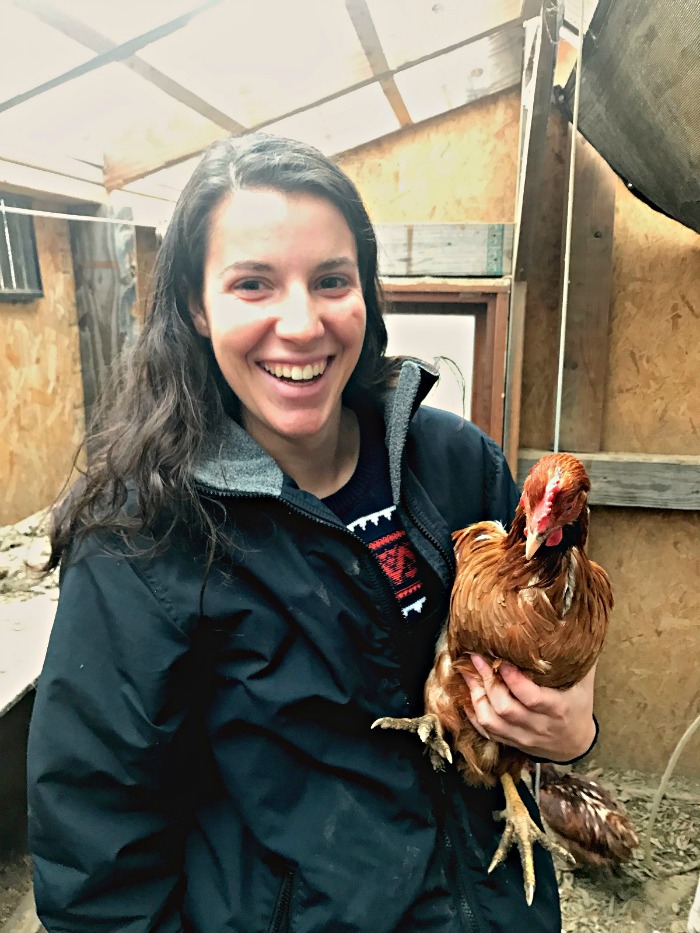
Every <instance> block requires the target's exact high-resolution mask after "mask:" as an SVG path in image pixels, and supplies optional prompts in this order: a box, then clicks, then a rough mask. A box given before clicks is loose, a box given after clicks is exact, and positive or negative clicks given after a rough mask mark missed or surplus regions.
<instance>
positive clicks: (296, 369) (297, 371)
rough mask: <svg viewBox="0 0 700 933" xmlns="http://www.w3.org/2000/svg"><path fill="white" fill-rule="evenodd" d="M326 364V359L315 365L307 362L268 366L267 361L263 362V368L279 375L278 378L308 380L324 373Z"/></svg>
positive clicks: (296, 380) (295, 380) (274, 374)
mask: <svg viewBox="0 0 700 933" xmlns="http://www.w3.org/2000/svg"><path fill="white" fill-rule="evenodd" d="M326 366H327V363H326V362H325V360H324V361H323V362H320V363H314V364H313V365H312V364H311V363H307V364H306V366H281V365H280V364H275V365H274V366H267V365H266V364H265V363H263V364H262V367H263V369H264V370H266V372H268V373H270V374H271V375H273V376H277V378H278V379H291V380H292V381H293V382H308V381H309V379H313V378H314V377H315V376H320V375H321V374H322V373H324V372H325V371H326Z"/></svg>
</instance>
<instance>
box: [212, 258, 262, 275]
mask: <svg viewBox="0 0 700 933" xmlns="http://www.w3.org/2000/svg"><path fill="white" fill-rule="evenodd" d="M274 268H275V267H274V266H273V265H272V263H269V262H260V261H258V260H257V259H241V260H239V261H238V262H232V263H231V264H230V265H228V266H226V268H225V269H222V270H221V275H223V274H224V273H226V272H230V271H234V272H273V271H274Z"/></svg>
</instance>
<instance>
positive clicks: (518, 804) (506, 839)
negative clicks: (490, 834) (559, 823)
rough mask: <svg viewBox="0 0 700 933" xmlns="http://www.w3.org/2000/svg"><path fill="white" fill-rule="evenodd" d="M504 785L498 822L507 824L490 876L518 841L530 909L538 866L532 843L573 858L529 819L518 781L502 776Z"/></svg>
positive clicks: (570, 859)
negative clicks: (504, 803) (503, 799)
mask: <svg viewBox="0 0 700 933" xmlns="http://www.w3.org/2000/svg"><path fill="white" fill-rule="evenodd" d="M501 784H502V785H503V792H504V793H505V797H506V808H505V810H502V811H501V812H500V813H498V814H496V816H497V817H498V818H499V819H504V820H505V821H506V828H505V829H504V830H503V835H502V836H501V841H500V842H499V844H498V848H497V849H496V852H495V854H494V856H493V858H492V859H491V864H490V865H489V869H488V870H489V874H490V873H491V872H492V871H493V870H494V868H496V866H498V865H500V864H501V862H502V861H503V860H504V859H505V857H506V854H507V852H508V850H509V849H510V847H511V846H512V845H513V842H516V843H517V845H518V849H519V851H520V863H521V865H522V866H523V882H524V885H525V900H526V901H527V905H528V907H529V906H530V905H531V904H532V899H533V897H534V895H535V865H534V861H533V857H532V844H533V843H534V842H539V843H541V845H543V846H544V847H545V849H548V850H549V851H550V852H558V853H559V855H561V856H563V857H564V858H565V859H567V860H568V861H573V858H572V857H571V855H570V854H569V853H568V852H567V851H566V849H564V848H563V847H562V846H560V845H557V843H556V842H553V841H552V840H551V839H550V838H549V836H547V835H546V834H545V833H544V832H543V831H542V830H541V829H540V828H539V826H538V825H537V824H536V823H535V822H534V820H533V819H532V817H531V816H530V814H529V812H528V810H527V807H526V806H525V804H524V803H523V802H522V800H521V798H520V794H519V793H518V789H517V787H516V786H515V782H514V781H513V778H512V777H511V776H510V774H508V773H506V774H502V775H501Z"/></svg>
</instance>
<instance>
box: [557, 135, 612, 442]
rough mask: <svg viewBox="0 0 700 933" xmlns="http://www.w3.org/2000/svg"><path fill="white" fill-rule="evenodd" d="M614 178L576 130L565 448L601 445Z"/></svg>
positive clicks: (564, 400) (563, 411)
mask: <svg viewBox="0 0 700 933" xmlns="http://www.w3.org/2000/svg"><path fill="white" fill-rule="evenodd" d="M570 146H571V127H569V147H570ZM616 181H617V178H616V175H615V173H614V172H613V170H612V169H611V168H610V166H609V165H608V164H607V162H606V161H605V160H604V159H603V158H602V156H600V155H599V154H598V153H597V152H596V150H595V149H594V148H593V146H591V144H590V143H588V142H586V140H585V139H584V138H583V137H582V136H581V135H578V138H577V141H576V169H575V177H574V202H573V218H572V235H571V254H570V263H569V283H570V287H569V295H568V309H567V316H566V345H565V351H564V373H563V386H562V409H561V428H560V446H561V447H562V449H564V450H572V451H597V450H600V449H601V447H602V440H603V404H604V401H605V381H606V378H607V371H608V329H609V324H610V300H611V292H612V263H613V226H614V223H615V187H616ZM565 200H566V194H565Z"/></svg>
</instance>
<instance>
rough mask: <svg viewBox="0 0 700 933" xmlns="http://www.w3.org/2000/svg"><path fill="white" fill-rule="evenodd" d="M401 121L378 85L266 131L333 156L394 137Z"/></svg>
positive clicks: (312, 109) (273, 126) (341, 98)
mask: <svg viewBox="0 0 700 933" xmlns="http://www.w3.org/2000/svg"><path fill="white" fill-rule="evenodd" d="M399 128H400V125H399V121H398V120H397V118H396V115H395V114H394V111H393V110H392V109H391V107H390V106H389V102H388V101H387V99H386V97H385V96H384V92H383V91H382V89H381V88H380V87H379V85H378V84H370V85H368V86H367V87H363V88H360V89H359V90H357V91H351V92H350V93H349V94H344V95H343V96H342V97H338V98H337V99H336V100H332V101H328V103H325V104H320V105H319V106H318V107H313V108H311V109H310V110H306V111H304V113H300V114H297V115H296V116H294V117H287V118H286V119H284V120H279V121H277V122H276V123H273V124H271V125H270V126H268V127H266V132H268V133H275V134H277V135H278V136H289V137H291V138H292V139H300V140H302V141H303V142H307V143H310V144H311V145H312V146H316V148H317V149H320V150H321V151H322V152H325V153H326V155H333V154H334V153H337V152H343V151H344V150H346V149H352V148H354V147H355V146H360V145H362V143H366V142H369V141H370V140H372V139H377V138H378V137H379V136H385V135H386V134H387V133H393V132H394V131H395V130H398V129H399Z"/></svg>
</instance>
